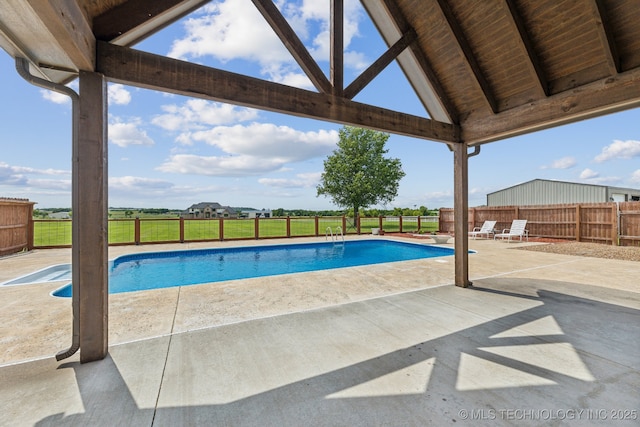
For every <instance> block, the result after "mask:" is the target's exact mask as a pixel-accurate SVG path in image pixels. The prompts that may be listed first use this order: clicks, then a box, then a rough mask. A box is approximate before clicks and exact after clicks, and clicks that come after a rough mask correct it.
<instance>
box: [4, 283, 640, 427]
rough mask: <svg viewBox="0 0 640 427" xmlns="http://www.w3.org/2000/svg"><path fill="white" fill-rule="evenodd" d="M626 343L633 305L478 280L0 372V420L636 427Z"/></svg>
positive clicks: (571, 291)
mask: <svg viewBox="0 0 640 427" xmlns="http://www.w3.org/2000/svg"><path fill="white" fill-rule="evenodd" d="M639 336H640V295H638V294H637V293H634V292H627V291H623V290H612V289H606V288H602V287H596V286H589V285H584V284H578V283H571V282H562V281H552V280H540V279H538V280H534V279H523V278H510V277H506V278H489V279H482V280H477V281H476V283H475V286H474V287H473V288H471V289H460V288H456V287H454V286H441V287H435V288H429V289H423V290H419V291H412V292H407V293H403V294H397V295H391V296H385V297H381V298H375V299H370V300H366V301H359V302H353V303H348V304H342V305H337V306H332V307H326V308H321V309H314V310H309V311H305V312H298V313H292V314H285V315H281V316H273V317H269V318H263V319H255V320H250V321H246V322H240V323H236V324H231V325H224V326H218V327H213V328H206V329H201V330H198V331H192V332H187V333H179V334H173V335H171V336H165V337H161V338H154V339H149V340H144V341H139V342H135V343H128V344H122V345H117V346H113V347H112V348H111V349H110V357H109V358H107V359H105V360H103V361H101V362H95V363H91V364H88V365H80V364H78V363H77V362H71V363H67V364H64V365H60V366H59V367H58V368H57V369H56V364H55V363H54V362H52V360H50V359H45V360H39V361H34V362H28V363H24V364H17V365H10V366H6V367H3V368H2V369H1V371H0V372H1V373H2V378H3V383H4V384H5V385H4V386H3V387H2V390H1V391H0V402H2V403H0V409H1V410H2V413H3V414H8V416H9V418H8V419H9V420H11V421H12V422H11V425H33V424H36V425H154V426H169V425H171V426H175V425H223V426H276V425H277V426H299V425H303V424H304V425H319V426H325V425H327V426H336V425H345V426H347V425H348V426H354V425H358V426H378V425H388V426H411V425H415V426H424V425H438V426H439V425H452V424H454V423H455V425H471V424H473V425H478V424H480V425H514V424H518V425H594V424H603V425H606V424H609V423H615V425H637V422H638V413H637V411H638V408H640V400H639V399H640V397H639V396H640V360H639V358H638V354H640V344H639V341H638V337H639ZM616 418H621V419H620V420H617V419H616ZM5 422H7V421H6V419H5V421H3V423H5ZM7 425H9V424H7Z"/></svg>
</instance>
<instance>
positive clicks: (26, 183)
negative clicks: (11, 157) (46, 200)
mask: <svg viewBox="0 0 640 427" xmlns="http://www.w3.org/2000/svg"><path fill="white" fill-rule="evenodd" d="M51 175H54V176H57V175H64V176H69V175H71V171H65V170H59V169H36V168H32V167H26V166H11V165H9V164H7V163H5V162H0V184H2V185H13V186H18V187H30V188H40V189H62V190H69V189H71V179H70V178H66V179H49V178H46V179H45V178H39V177H40V176H51Z"/></svg>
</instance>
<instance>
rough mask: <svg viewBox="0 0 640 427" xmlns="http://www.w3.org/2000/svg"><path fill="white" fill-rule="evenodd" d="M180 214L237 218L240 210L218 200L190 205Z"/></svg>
mask: <svg viewBox="0 0 640 427" xmlns="http://www.w3.org/2000/svg"><path fill="white" fill-rule="evenodd" d="M180 216H181V217H182V218H187V219H194V218H204V219H206V218H237V217H238V212H236V210H235V209H233V208H232V207H230V206H222V205H221V204H220V203H217V202H200V203H196V204H194V205H191V206H189V208H187V209H186V210H185V211H183V212H182V213H181V214H180Z"/></svg>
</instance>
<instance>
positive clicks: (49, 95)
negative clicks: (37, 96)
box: [40, 89, 71, 105]
mask: <svg viewBox="0 0 640 427" xmlns="http://www.w3.org/2000/svg"><path fill="white" fill-rule="evenodd" d="M40 93H41V94H42V97H43V98H44V99H46V100H47V101H50V102H53V103H54V104H60V105H62V104H71V98H69V96H67V95H64V94H62V93H60V92H54V91H52V90H48V89H40Z"/></svg>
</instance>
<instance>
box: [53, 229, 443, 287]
mask: <svg viewBox="0 0 640 427" xmlns="http://www.w3.org/2000/svg"><path fill="white" fill-rule="evenodd" d="M453 253H454V251H453V249H452V248H446V247H439V246H430V245H422V244H413V243H404V242H395V241H390V240H358V241H347V242H340V243H332V242H322V243H298V244H287V245H271V246H251V247H246V246H245V247H238V248H216V249H200V250H185V251H171V252H154V253H139V254H131V255H124V256H121V257H119V258H116V259H115V260H113V262H112V264H111V267H110V269H109V293H112V294H114V293H120V292H131V291H141V290H147V289H157V288H167V287H172V286H184V285H195V284H198V283H210V282H220V281H223V280H234V279H246V278H250V277H264V276H271V275H276V274H288V273H300V272H305V271H316V270H328V269H333V268H342V267H354V266H358V265H368V264H379V263H386V262H395V261H407V260H414V259H421V258H433V257H440V256H448V255H453ZM53 295H54V296H59V297H70V296H71V285H70V284H69V285H67V286H65V287H63V288H60V289H58V290H56V291H55V292H54V293H53Z"/></svg>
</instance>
